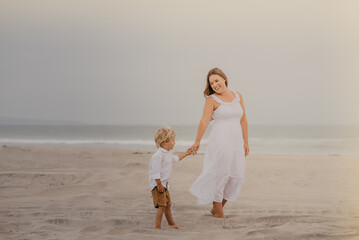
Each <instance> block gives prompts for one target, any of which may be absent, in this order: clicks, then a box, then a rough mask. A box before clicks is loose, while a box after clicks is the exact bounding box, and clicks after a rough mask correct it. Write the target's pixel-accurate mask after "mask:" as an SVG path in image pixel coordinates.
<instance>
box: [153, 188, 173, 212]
mask: <svg viewBox="0 0 359 240" xmlns="http://www.w3.org/2000/svg"><path fill="white" fill-rule="evenodd" d="M151 193H152V198H153V205H154V206H155V208H158V207H170V206H171V196H170V192H169V191H168V190H167V189H166V188H165V191H164V192H162V193H160V192H158V189H157V187H154V188H153V189H152V191H151Z"/></svg>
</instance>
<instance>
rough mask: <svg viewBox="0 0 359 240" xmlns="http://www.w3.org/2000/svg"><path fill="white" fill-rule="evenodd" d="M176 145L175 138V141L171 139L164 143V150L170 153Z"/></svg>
mask: <svg viewBox="0 0 359 240" xmlns="http://www.w3.org/2000/svg"><path fill="white" fill-rule="evenodd" d="M175 144H176V142H175V138H173V139H170V140H169V141H168V142H164V143H163V148H164V149H166V150H168V151H169V150H172V149H173V147H174V146H175Z"/></svg>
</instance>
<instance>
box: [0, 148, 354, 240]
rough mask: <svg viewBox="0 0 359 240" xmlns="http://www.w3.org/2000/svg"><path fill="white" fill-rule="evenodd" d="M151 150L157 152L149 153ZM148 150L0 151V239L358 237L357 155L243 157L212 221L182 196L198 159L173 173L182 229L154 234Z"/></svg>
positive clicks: (182, 164)
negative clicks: (234, 186) (241, 173)
mask: <svg viewBox="0 0 359 240" xmlns="http://www.w3.org/2000/svg"><path fill="white" fill-rule="evenodd" d="M154 150H155V149H154ZM152 154H153V151H139V150H123V149H109V148H93V147H74V146H71V147H54V146H36V147H29V146H18V147H16V146H2V147H0V169H1V170H0V183H1V184H0V186H1V193H2V194H1V196H0V219H1V220H0V236H2V237H1V238H4V239H24V238H25V239H153V238H159V239H168V238H171V239H208V237H215V238H216V237H217V238H219V237H221V238H223V239H234V238H240V239H315V238H321V239H359V206H358V204H357V203H358V202H359V192H358V191H357V187H358V185H359V177H358V174H357V173H358V172H359V157H356V156H338V155H322V156H317V155H315V156H311V155H250V156H249V157H248V158H247V166H246V172H245V182H244V185H243V188H242V190H241V193H240V195H239V198H238V199H237V200H236V201H235V202H230V203H229V204H228V205H226V207H225V208H224V213H225V215H226V216H228V218H226V219H215V218H213V217H212V216H211V215H210V214H209V210H210V205H198V204H197V199H196V198H195V197H194V196H193V195H191V194H190V193H189V191H188V189H189V187H190V186H191V184H192V183H193V182H194V180H195V179H196V178H197V177H198V176H199V174H200V173H201V171H202V163H203V154H199V155H197V156H189V157H187V158H185V159H183V160H182V161H181V162H180V163H178V164H175V165H174V167H173V175H172V179H171V189H170V192H171V197H172V201H173V205H172V213H173V217H174V220H175V221H176V223H177V224H179V225H180V226H182V229H180V230H174V229H168V228H167V223H166V222H165V220H163V222H162V226H163V230H161V231H155V230H154V217H155V211H156V210H155V209H154V208H153V205H152V199H151V194H150V189H149V184H148V164H149V159H150V156H151V155H152Z"/></svg>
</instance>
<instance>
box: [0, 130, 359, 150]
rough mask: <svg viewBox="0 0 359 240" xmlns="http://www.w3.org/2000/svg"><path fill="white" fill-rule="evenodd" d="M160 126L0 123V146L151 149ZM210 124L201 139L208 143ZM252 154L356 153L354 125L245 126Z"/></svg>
mask: <svg viewBox="0 0 359 240" xmlns="http://www.w3.org/2000/svg"><path fill="white" fill-rule="evenodd" d="M159 127H161V126H107V125H104V126H103V125H98V126H95V125H78V126H57V125H47V126H46V125H28V126H19V125H0V145H8V146H38V145H52V146H64V145H65V146H93V147H102V148H119V149H133V150H146V151H154V150H155V149H156V146H155V143H154V140H153V136H154V133H155V132H156V130H157V129H158V128H159ZM172 127H173V129H174V130H175V132H176V134H177V137H176V145H175V148H174V150H175V151H184V150H185V149H187V148H188V147H190V146H191V145H192V144H193V142H194V139H195V136H196V131H197V126H189V125H185V126H179V125H174V126H172ZM211 127H212V126H211V124H210V126H209V127H208V129H207V131H206V133H205V134H204V136H203V138H202V141H201V148H200V152H204V151H205V149H206V146H207V143H208V137H209V132H210V129H211ZM249 145H250V150H251V153H253V154H305V155H353V156H359V126H269V125H268V126H263V125H260V126H259V125H258V126H249Z"/></svg>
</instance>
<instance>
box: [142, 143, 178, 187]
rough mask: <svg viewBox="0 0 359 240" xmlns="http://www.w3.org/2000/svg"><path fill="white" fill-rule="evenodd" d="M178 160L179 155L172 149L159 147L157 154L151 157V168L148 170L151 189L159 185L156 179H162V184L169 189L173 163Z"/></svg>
mask: <svg viewBox="0 0 359 240" xmlns="http://www.w3.org/2000/svg"><path fill="white" fill-rule="evenodd" d="M178 161H179V158H178V156H176V155H173V153H172V151H168V150H166V149H164V148H161V147H159V148H158V150H157V151H156V152H155V154H153V155H152V157H151V161H150V169H149V171H148V174H149V181H150V189H151V190H152V189H153V188H154V187H156V186H157V183H156V180H155V179H160V181H161V183H162V185H163V186H164V187H165V188H167V189H169V187H170V186H169V181H170V178H171V175H172V163H173V162H178Z"/></svg>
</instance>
